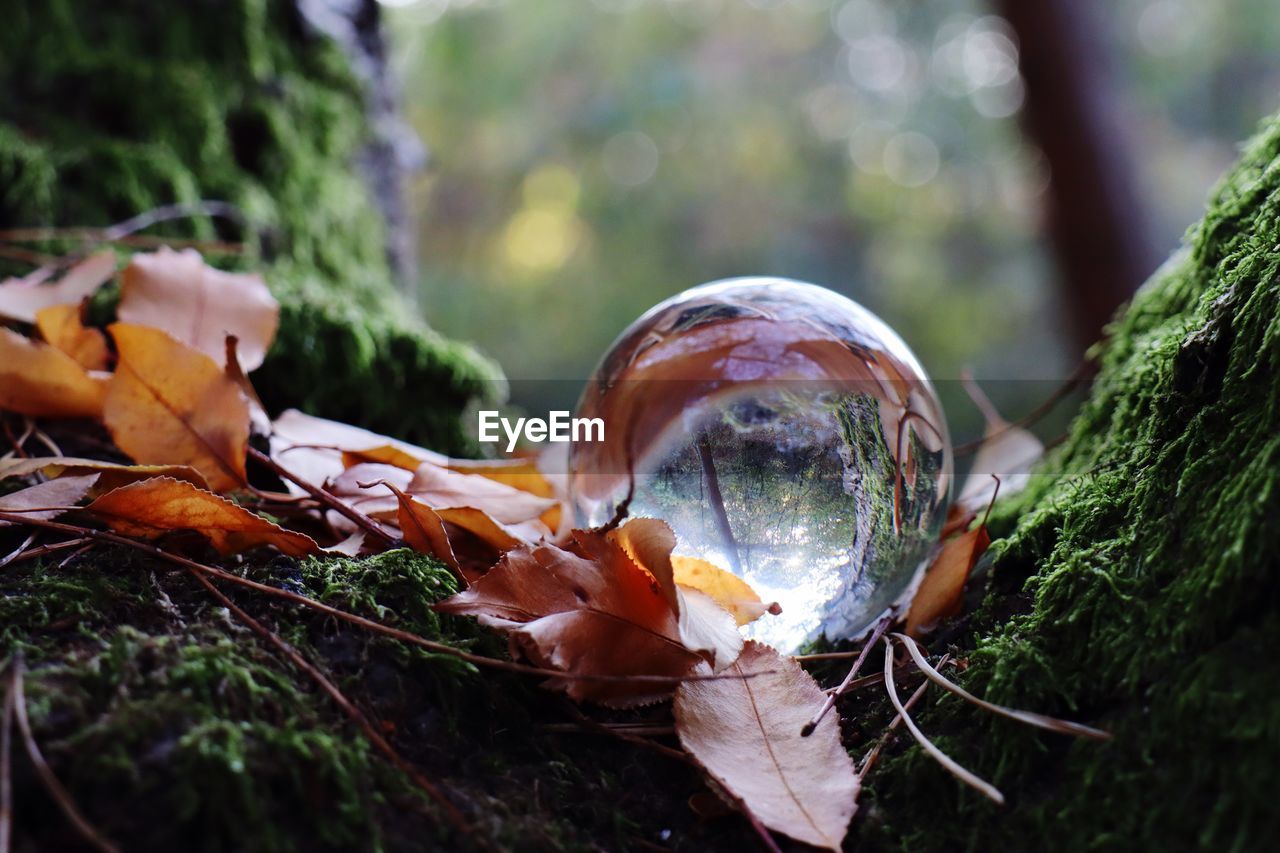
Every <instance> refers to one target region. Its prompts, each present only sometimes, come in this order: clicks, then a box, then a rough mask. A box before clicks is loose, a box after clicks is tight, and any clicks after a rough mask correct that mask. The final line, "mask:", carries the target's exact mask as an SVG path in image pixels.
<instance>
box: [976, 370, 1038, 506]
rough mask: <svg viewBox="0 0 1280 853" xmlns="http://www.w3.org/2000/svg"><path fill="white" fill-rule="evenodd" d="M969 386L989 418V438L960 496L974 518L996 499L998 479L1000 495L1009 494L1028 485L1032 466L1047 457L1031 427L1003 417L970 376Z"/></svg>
mask: <svg viewBox="0 0 1280 853" xmlns="http://www.w3.org/2000/svg"><path fill="white" fill-rule="evenodd" d="M965 389H966V390H967V391H968V392H969V396H970V397H972V398H973V402H974V403H975V404H976V405H977V406H978V408H979V409H980V410H981V411H982V416H983V418H984V419H985V420H986V430H985V436H986V437H985V438H984V439H983V442H982V446H981V447H979V448H978V452H977V453H975V454H974V457H973V464H972V465H971V466H970V467H969V475H968V477H966V478H965V482H964V486H963V488H961V489H960V496H959V497H958V498H956V505H957V506H959V507H961V508H963V509H964V510H966V511H967V512H968V513H969V514H970V515H969V518H972V517H973V515H975V514H976V513H977V512H978V511H979V510H981V509H982V508H983V507H984V506H986V505H988V504H989V503H991V501H992V500H994V499H995V494H996V489H997V482H996V479H997V478H999V485H998V488H999V490H1000V494H1002V495H1005V496H1006V497H1007V496H1009V495H1012V494H1014V493H1016V492H1020V491H1022V489H1023V488H1025V487H1026V485H1027V481H1028V480H1030V478H1031V473H1030V472H1031V467H1032V466H1033V465H1035V463H1036V462H1038V461H1040V458H1041V457H1042V456H1044V444H1043V443H1042V442H1041V441H1040V439H1038V438H1036V437H1035V436H1034V435H1032V434H1031V433H1030V432H1028V431H1027V430H1025V429H1022V428H1021V427H1015V426H1013V425H1012V424H1010V423H1009V422H1008V421H1006V420H1005V419H1004V418H1002V417H1001V416H1000V413H999V412H997V411H996V409H995V406H993V405H992V404H991V401H990V400H989V399H987V395H986V394H984V393H983V392H982V389H981V388H979V387H978V385H977V384H976V383H974V382H972V381H970V380H968V378H967V377H966V382H965ZM993 475H994V476H993Z"/></svg>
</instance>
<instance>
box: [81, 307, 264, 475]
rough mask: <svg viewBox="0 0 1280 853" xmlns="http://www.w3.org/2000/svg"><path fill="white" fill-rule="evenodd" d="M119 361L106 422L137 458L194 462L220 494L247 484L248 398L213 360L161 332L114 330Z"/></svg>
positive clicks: (118, 326)
mask: <svg viewBox="0 0 1280 853" xmlns="http://www.w3.org/2000/svg"><path fill="white" fill-rule="evenodd" d="M110 332H111V336H112V337H113V338H114V339H115V342H116V348H117V349H118V350H119V353H120V363H119V365H118V366H117V368H116V372H115V373H114V374H113V375H112V378H111V382H110V383H109V385H108V388H107V399H106V405H105V407H104V412H103V420H104V422H105V423H106V425H107V429H109V430H110V431H111V435H112V437H113V438H114V439H115V442H116V444H117V445H118V446H119V447H120V449H121V450H123V451H124V452H125V453H127V454H129V456H130V457H131V458H132V459H133V460H134V461H136V462H140V463H142V464H147V465H190V466H191V467H192V468H195V469H196V470H197V471H199V472H200V473H201V475H203V476H204V478H205V480H206V481H207V482H208V483H209V487H210V488H211V489H213V490H214V491H218V492H225V491H229V490H231V489H234V488H237V487H239V486H243V485H244V484H245V469H244V465H245V454H246V452H247V449H248V444H249V402H248V400H247V399H246V398H245V396H244V392H243V391H242V390H241V389H240V386H239V385H238V384H237V383H236V382H235V380H234V379H232V378H230V377H228V376H227V375H226V373H224V372H223V370H222V369H221V368H219V366H218V365H217V364H216V363H214V361H213V359H211V358H209V356H207V355H205V354H204V353H202V352H199V351H197V350H195V349H192V348H191V347H189V346H187V345H185V344H182V343H180V342H178V341H176V340H174V339H173V338H172V337H170V336H169V335H167V334H166V333H164V332H162V331H160V330H159V329H151V328H146V327H143V326H132V325H128V324H126V323H116V324H114V325H112V326H111V327H110Z"/></svg>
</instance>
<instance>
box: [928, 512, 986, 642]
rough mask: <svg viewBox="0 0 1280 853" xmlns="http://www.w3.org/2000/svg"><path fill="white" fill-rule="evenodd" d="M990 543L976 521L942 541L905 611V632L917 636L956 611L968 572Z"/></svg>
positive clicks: (962, 594) (984, 529)
mask: <svg viewBox="0 0 1280 853" xmlns="http://www.w3.org/2000/svg"><path fill="white" fill-rule="evenodd" d="M990 545H991V535H990V534H989V533H987V526H986V525H985V524H976V525H974V526H973V527H972V528H970V529H968V530H965V531H963V532H961V533H959V534H957V535H955V536H952V537H951V538H950V539H947V540H946V541H944V542H943V543H942V550H941V551H939V552H938V556H937V557H935V558H934V560H933V563H931V564H930V565H929V568H928V569H927V570H926V571H925V574H924V578H923V579H922V580H921V581H920V586H919V588H917V589H916V593H915V595H914V596H913V597H912V599H911V609H910V610H909V611H908V612H907V634H909V635H910V636H912V637H919V636H921V635H923V634H924V633H925V632H927V631H928V630H929V629H930V628H932V627H933V626H934V625H936V624H937V622H938V620H940V619H945V618H946V617H948V616H954V615H955V614H957V613H959V612H960V603H961V601H962V599H963V598H964V585H965V581H967V580H968V579H969V572H971V571H973V566H974V564H975V563H977V562H978V558H979V557H981V556H982V555H983V553H984V552H985V551H986V550H987V548H988V547H989V546H990Z"/></svg>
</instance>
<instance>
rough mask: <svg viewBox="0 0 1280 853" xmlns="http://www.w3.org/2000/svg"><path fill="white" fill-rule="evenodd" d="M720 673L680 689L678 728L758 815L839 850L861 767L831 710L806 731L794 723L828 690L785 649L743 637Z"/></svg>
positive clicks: (786, 830)
mask: <svg viewBox="0 0 1280 853" xmlns="http://www.w3.org/2000/svg"><path fill="white" fill-rule="evenodd" d="M727 674H734V675H751V676H752V677H751V678H728V679H722V680H717V681H685V682H682V683H681V684H680V686H679V688H677V689H676V700H675V707H674V710H675V718H676V733H677V734H678V735H679V736H680V743H681V744H682V745H683V746H684V748H685V750H686V751H687V752H688V753H689V754H690V755H692V756H693V758H694V759H695V760H696V761H697V762H698V763H699V764H700V765H702V767H703V768H704V769H706V771H707V773H708V774H709V775H710V776H711V777H712V778H713V779H715V780H716V782H718V783H719V784H720V785H721V786H723V787H724V789H725V790H726V791H728V792H729V793H730V794H732V795H733V797H734V798H736V799H738V800H739V801H741V802H742V803H743V804H745V806H746V807H747V808H748V809H749V810H750V811H751V814H753V815H754V816H755V817H756V818H757V819H758V820H759V821H760V822H761V823H763V824H764V825H765V826H767V827H769V828H770V829H774V830H777V831H778V832H781V833H784V834H785V835H789V836H791V837H792V838H794V839H796V840H798V841H803V842H805V843H807V844H812V845H813V846H815V847H823V848H826V849H828V850H839V849H840V845H841V842H843V840H844V836H845V833H846V832H847V831H848V827H849V821H850V819H852V817H853V813H854V811H855V810H856V809H857V798H858V777H857V775H856V774H855V773H854V769H853V761H852V760H851V759H850V758H849V753H848V752H846V751H845V748H844V746H843V745H842V744H841V743H840V725H839V721H838V720H837V719H836V715H835V714H828V715H827V716H826V717H824V718H823V720H822V722H821V723H819V725H818V727H817V729H816V730H815V731H814V732H813V734H812V735H810V736H809V737H801V736H800V730H801V729H802V728H803V727H804V725H805V723H807V722H808V721H809V718H810V717H811V716H812V714H813V709H814V708H815V707H816V706H818V705H821V704H822V702H823V700H824V699H825V698H826V695H825V694H824V693H823V692H822V688H821V687H819V686H818V683H817V682H816V681H814V680H813V678H812V677H811V676H810V675H809V674H808V673H807V672H805V671H804V670H803V669H801V668H800V665H799V664H798V663H796V662H795V661H794V660H793V659H791V658H789V657H784V656H782V655H780V654H778V653H777V652H776V651H774V650H773V649H771V648H769V647H768V646H765V645H762V644H760V643H757V642H754V641H752V642H748V643H747V644H746V647H745V648H743V650H742V655H741V656H740V657H739V658H738V660H737V661H736V662H735V663H734V664H733V665H732V666H730V667H729V669H728V670H727Z"/></svg>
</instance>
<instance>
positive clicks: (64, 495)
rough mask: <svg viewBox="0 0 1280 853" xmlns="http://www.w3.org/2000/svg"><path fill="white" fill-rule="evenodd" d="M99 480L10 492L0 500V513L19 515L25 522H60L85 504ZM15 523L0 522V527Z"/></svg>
mask: <svg viewBox="0 0 1280 853" xmlns="http://www.w3.org/2000/svg"><path fill="white" fill-rule="evenodd" d="M97 479H98V475H97V474H87V475H85V476H82V477H63V478H62V479H60V480H50V481H48V482H47V483H37V484H36V485H34V486H28V487H27V488H25V489H19V490H18V491H16V492H10V493H9V494H7V495H4V496H3V497H0V512H12V513H20V514H21V515H22V517H23V518H30V519H38V520H40V521H48V520H50V519H53V518H57V517H58V516H60V515H62V514H63V513H64V512H66V511H67V510H68V509H70V508H72V507H74V506H75V505H76V504H77V503H79V502H80V501H81V500H83V499H84V498H85V496H86V495H88V494H89V490H90V489H92V488H93V484H94V481H95V480H97ZM12 523H13V522H11V521H4V520H2V519H0V527H6V526H8V525H10V524H12Z"/></svg>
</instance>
